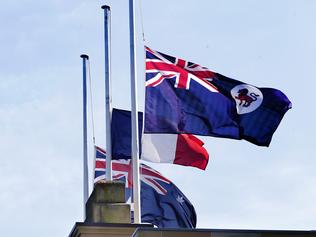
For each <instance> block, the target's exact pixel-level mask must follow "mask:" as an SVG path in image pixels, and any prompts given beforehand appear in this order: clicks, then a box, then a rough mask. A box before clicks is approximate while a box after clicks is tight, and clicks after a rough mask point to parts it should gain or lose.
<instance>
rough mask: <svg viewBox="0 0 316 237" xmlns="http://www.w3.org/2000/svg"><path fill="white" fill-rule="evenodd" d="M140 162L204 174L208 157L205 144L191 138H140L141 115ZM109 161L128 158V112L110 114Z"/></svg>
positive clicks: (130, 133)
mask: <svg viewBox="0 0 316 237" xmlns="http://www.w3.org/2000/svg"><path fill="white" fill-rule="evenodd" d="M138 125H139V140H140V141H141V142H140V148H139V150H140V154H141V159H142V160H146V161H150V162H155V163H172V164H177V165H183V166H192V167H196V168H199V169H202V170H205V168H206V166H207V164H208V160H209V154H208V152H207V150H206V149H205V148H204V147H203V145H204V143H203V141H201V140H200V139H199V138H197V137H196V136H194V135H192V134H157V133H155V134H142V127H143V113H141V112H139V113H138ZM111 128H112V129H111V131H112V157H113V159H130V158H131V153H132V152H131V142H132V140H131V137H132V128H131V112H130V111H127V110H121V109H115V108H114V109H113V111H112V123H111Z"/></svg>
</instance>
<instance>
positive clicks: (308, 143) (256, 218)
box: [0, 0, 316, 237]
mask: <svg viewBox="0 0 316 237" xmlns="http://www.w3.org/2000/svg"><path fill="white" fill-rule="evenodd" d="M104 4H107V5H109V6H110V7H111V11H112V29H111V36H112V41H111V43H112V47H111V50H112V51H111V52H112V58H111V59H112V61H111V62H112V90H113V106H114V107H116V108H121V109H130V82H129V76H130V71H129V31H128V29H129V28H128V26H129V25H128V1H127V0H111V1H110V0H109V1H88V0H76V1H74V0H68V1H62V0H47V1H39V0H23V1H9V0H3V1H2V2H1V8H0V29H1V34H0V42H1V44H0V48H1V53H2V56H1V57H0V69H1V70H0V131H1V132H0V151H1V158H0V179H1V180H2V182H0V190H1V192H0V213H1V215H0V229H1V233H2V234H3V235H10V236H21V235H22V233H23V234H24V235H26V236H43V233H45V234H44V235H45V236H47V237H50V236H52V237H53V236H67V235H68V234H69V233H70V231H71V229H72V227H73V225H74V224H75V222H77V221H82V220H83V204H82V203H83V195H82V64H81V63H82V61H81V58H80V55H81V54H82V53H86V54H88V55H89V56H90V64H91V78H92V92H93V105H94V122H95V136H96V142H97V144H98V145H100V146H104V145H105V123H104V121H105V118H104V117H105V116H104V113H105V112H104V42H103V11H102V10H101V6H102V5H104ZM136 9H137V11H136V38H137V42H136V44H137V62H138V92H139V95H138V103H139V109H140V110H143V108H144V86H143V85H144V57H143V56H144V52H143V46H144V42H143V40H142V28H143V29H144V34H145V44H146V45H148V46H149V47H151V48H153V49H156V50H159V51H162V52H164V53H167V54H170V55H173V56H177V57H180V58H183V59H186V60H189V61H192V62H195V63H198V64H200V65H203V66H206V67H208V68H210V69H211V70H213V71H216V72H219V73H221V74H223V75H225V76H228V77H232V78H235V79H237V80H240V81H243V82H246V83H249V84H252V85H256V86H258V87H272V88H277V89H280V90H282V91H283V92H284V93H285V94H286V95H287V96H288V98H289V99H290V100H291V101H292V104H293V108H292V109H291V110H290V111H288V112H287V113H286V115H285V117H284V119H283V120H282V122H281V124H280V126H279V128H278V129H277V131H276V133H275V134H274V136H273V139H272V142H271V145H270V147H269V148H266V147H259V146H256V145H253V144H251V143H249V142H246V141H236V140H230V139H221V138H212V137H203V138H201V139H202V140H203V141H204V142H205V147H206V149H207V150H208V151H209V154H210V162H209V164H208V167H207V169H206V170H205V171H201V170H198V169H195V168H191V167H182V166H176V165H170V164H150V165H151V166H152V167H154V168H155V169H157V170H159V171H161V173H162V174H163V175H165V176H166V177H167V178H169V179H171V180H172V181H173V182H174V183H175V184H176V185H177V186H178V187H179V188H180V189H181V190H182V191H183V193H184V194H185V195H186V196H187V197H188V198H189V199H190V201H191V202H192V204H193V205H194V206H195V209H196V212H197V218H198V224H197V225H198V228H224V229H296V230H297V229H299V230H316V218H315V213H316V206H315V204H314V202H315V200H316V188H315V187H316V174H315V169H316V160H315V152H314V148H315V145H316V141H315V138H314V134H316V125H315V121H316V110H315V107H314V106H313V100H314V99H315V98H314V94H315V93H314V88H315V87H316V80H315V78H316V73H315V62H316V60H315V59H316V56H315V55H316V44H315V42H316V28H315V26H314V23H315V21H316V15H315V12H316V2H315V1H313V0H279V1H273V0H266V1H251V0H237V1H228V0H221V1H220V0H198V1H189V0H181V1H180V0H173V1H168V0H160V1H154V0H143V1H140V0H136ZM90 118H91V116H90ZM89 124H90V127H89V151H90V153H89V154H90V157H89V159H90V165H91V164H92V159H93V157H92V154H91V150H92V143H91V141H92V132H91V119H90V123H89ZM90 171H92V167H91V166H90ZM90 179H92V177H90Z"/></svg>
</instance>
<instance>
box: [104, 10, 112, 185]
mask: <svg viewBox="0 0 316 237" xmlns="http://www.w3.org/2000/svg"><path fill="white" fill-rule="evenodd" d="M102 9H103V10H104V55H105V67H104V68H105V120H106V121H105V130H106V131H105V134H106V180H112V143H111V119H112V92H111V49H110V40H111V38H110V37H111V28H110V27H111V9H110V7H109V6H106V5H104V6H102Z"/></svg>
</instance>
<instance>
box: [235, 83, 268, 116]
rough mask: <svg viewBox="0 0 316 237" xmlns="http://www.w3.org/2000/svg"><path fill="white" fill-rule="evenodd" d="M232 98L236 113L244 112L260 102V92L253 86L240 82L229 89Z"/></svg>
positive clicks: (252, 109) (261, 98)
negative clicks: (234, 102)
mask: <svg viewBox="0 0 316 237" xmlns="http://www.w3.org/2000/svg"><path fill="white" fill-rule="evenodd" d="M230 93H231V95H232V97H233V99H234V100H235V101H236V109H237V113H238V114H246V113H250V112H252V111H254V110H256V109H257V108H258V107H259V106H260V105H261V103H262V100H263V95H262V92H261V91H260V90H259V89H258V88H257V87H254V86H251V85H248V84H240V85H237V86H235V87H234V88H233V89H232V90H231V91H230Z"/></svg>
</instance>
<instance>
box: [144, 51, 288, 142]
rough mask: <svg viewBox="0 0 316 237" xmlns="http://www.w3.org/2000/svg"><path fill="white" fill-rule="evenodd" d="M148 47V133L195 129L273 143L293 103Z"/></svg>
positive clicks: (273, 92) (277, 93) (278, 94)
mask: <svg viewBox="0 0 316 237" xmlns="http://www.w3.org/2000/svg"><path fill="white" fill-rule="evenodd" d="M145 50H146V98H145V125H144V126H145V128H144V132H145V133H191V134H196V135H204V136H216V137H227V138H234V139H245V140H247V141H249V142H252V143H254V144H256V145H259V146H269V144H270V142H271V139H272V135H273V133H274V132H275V130H276V129H277V127H278V125H279V123H280V122H281V120H282V118H283V116H284V114H285V113H286V112H287V110H288V109H290V108H291V102H290V101H289V99H288V98H287V97H286V95H285V94H283V93H282V92H281V91H279V90H277V89H273V88H259V87H255V86H252V85H249V84H246V83H243V82H241V81H237V80H234V79H231V78H228V77H225V76H223V75H221V74H218V73H216V72H213V71H211V70H209V69H207V68H206V67H202V66H200V65H198V64H195V63H192V62H188V61H185V60H182V59H180V58H176V57H173V56H170V55H166V54H163V53H160V52H158V51H154V50H152V49H150V48H148V47H145Z"/></svg>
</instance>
